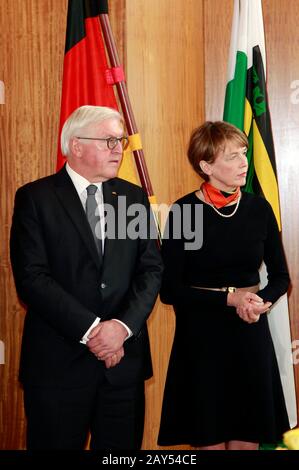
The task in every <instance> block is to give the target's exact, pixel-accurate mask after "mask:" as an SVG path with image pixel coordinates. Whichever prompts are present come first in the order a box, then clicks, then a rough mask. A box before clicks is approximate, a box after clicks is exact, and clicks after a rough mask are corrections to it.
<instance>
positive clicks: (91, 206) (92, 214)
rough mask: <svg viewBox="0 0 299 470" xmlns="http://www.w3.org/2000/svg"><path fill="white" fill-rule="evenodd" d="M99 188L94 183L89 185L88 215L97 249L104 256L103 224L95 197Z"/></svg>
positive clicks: (87, 189)
mask: <svg viewBox="0 0 299 470" xmlns="http://www.w3.org/2000/svg"><path fill="white" fill-rule="evenodd" d="M97 190H98V188H97V186H96V185H94V184H90V185H89V186H87V188H86V191H87V199H86V216H87V220H88V222H89V225H90V228H91V231H92V234H93V237H94V240H95V243H96V247H97V250H98V252H99V256H100V258H102V237H101V225H100V219H101V217H100V215H99V208H98V203H97V201H96V198H95V193H96V192H97Z"/></svg>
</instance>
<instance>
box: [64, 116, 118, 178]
mask: <svg viewBox="0 0 299 470" xmlns="http://www.w3.org/2000/svg"><path fill="white" fill-rule="evenodd" d="M83 134H84V135H83ZM123 135H124V131H123V127H122V124H121V122H120V121H119V120H118V119H116V118H113V119H107V120H106V121H102V122H101V123H99V124H95V125H92V126H90V127H88V129H86V130H84V131H81V132H80V137H89V138H99V139H107V138H109V137H118V138H119V137H122V136H123ZM74 141H75V142H74V143H73V145H74V148H75V152H74V155H73V156H72V157H71V159H70V161H69V163H70V165H71V167H72V168H73V169H74V170H75V171H77V172H78V173H79V174H81V175H82V176H83V177H84V178H86V179H87V180H89V181H90V182H92V183H97V182H100V181H107V180H109V179H111V178H115V177H116V176H117V173H118V169H119V166H120V164H121V160H122V152H123V149H122V145H121V143H120V142H118V144H117V145H116V147H115V148H114V149H112V150H110V149H109V148H108V146H107V142H105V141H101V140H88V139H86V140H85V139H82V138H81V139H80V140H78V139H76V138H74Z"/></svg>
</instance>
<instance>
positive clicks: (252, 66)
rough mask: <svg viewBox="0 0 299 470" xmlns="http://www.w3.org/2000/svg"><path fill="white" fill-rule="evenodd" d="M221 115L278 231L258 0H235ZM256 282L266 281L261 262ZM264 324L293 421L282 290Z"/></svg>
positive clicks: (286, 311)
mask: <svg viewBox="0 0 299 470" xmlns="http://www.w3.org/2000/svg"><path fill="white" fill-rule="evenodd" d="M223 120H224V121H227V122H230V123H232V124H234V125H235V126H237V127H238V128H239V129H241V130H244V131H245V133H246V135H247V136H248V140H249V149H248V153H247V158H248V165H249V167H248V176H247V182H246V186H245V188H243V189H244V190H245V191H248V192H252V193H256V194H261V195H262V196H264V197H265V198H266V199H267V200H268V202H269V203H270V204H271V206H272V209H273V212H274V214H275V217H276V220H277V223H278V226H279V229H280V230H281V219H280V207H279V192H278V184H277V177H276V164H275V153H274V144H273V137H272V130H271V120H270V113H269V107H268V98H267V90H266V54H265V39H264V24H263V12H262V3H261V0H235V1H234V14H233V24H232V32H231V43H230V52H229V64H228V82H227V87H226V96H225V104H224V115H223ZM260 274H261V285H262V287H263V286H264V285H265V284H266V282H267V273H266V268H265V266H263V267H262V269H261V273H260ZM269 325H270V330H271V335H272V338H273V342H274V347H275V352H276V355H277V360H278V365H279V371H280V377H281V381H282V386H283V391H284V395H285V400H286V405H287V410H288V415H289V421H290V425H291V427H294V426H296V424H297V409H296V392H295V383H294V370H293V361H292V345H291V334H290V323H289V309H288V299H287V294H285V295H283V296H282V297H281V298H280V299H279V300H278V301H277V302H276V304H275V305H274V306H273V307H272V308H271V313H270V314H269Z"/></svg>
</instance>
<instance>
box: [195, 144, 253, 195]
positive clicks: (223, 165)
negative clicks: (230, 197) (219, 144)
mask: <svg viewBox="0 0 299 470" xmlns="http://www.w3.org/2000/svg"><path fill="white" fill-rule="evenodd" d="M246 153H247V148H246V147H242V146H240V144H239V143H237V142H234V141H228V142H227V143H226V145H225V148H224V149H222V150H219V151H218V153H217V154H216V158H215V160H214V162H213V163H208V162H205V161H202V162H201V168H202V170H203V171H204V172H205V173H206V174H207V175H208V176H209V183H210V184H212V185H213V186H214V187H215V188H218V189H220V190H221V191H227V192H230V191H233V190H234V189H235V188H237V187H240V186H244V184H245V183H246V174H247V169H248V162H247V157H246Z"/></svg>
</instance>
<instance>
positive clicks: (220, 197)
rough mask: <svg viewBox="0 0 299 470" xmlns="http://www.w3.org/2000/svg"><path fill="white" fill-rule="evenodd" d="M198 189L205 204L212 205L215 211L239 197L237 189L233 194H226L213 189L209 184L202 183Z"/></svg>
mask: <svg viewBox="0 0 299 470" xmlns="http://www.w3.org/2000/svg"><path fill="white" fill-rule="evenodd" d="M200 189H201V190H202V193H203V195H204V198H205V200H206V202H208V203H210V204H212V205H213V206H215V207H216V209H220V208H221V207H224V206H227V204H230V203H231V202H234V201H237V199H238V197H239V196H240V188H239V187H238V188H237V189H236V190H235V191H234V192H233V193H226V192H225V191H220V189H217V188H215V187H214V186H212V185H211V184H210V183H207V182H204V183H202V185H201V187H200Z"/></svg>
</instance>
